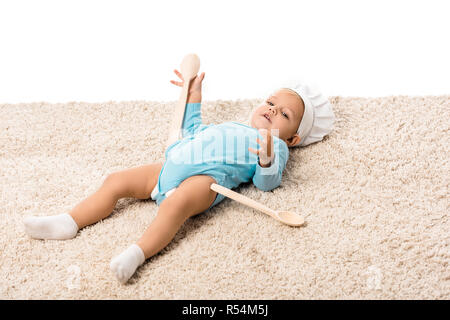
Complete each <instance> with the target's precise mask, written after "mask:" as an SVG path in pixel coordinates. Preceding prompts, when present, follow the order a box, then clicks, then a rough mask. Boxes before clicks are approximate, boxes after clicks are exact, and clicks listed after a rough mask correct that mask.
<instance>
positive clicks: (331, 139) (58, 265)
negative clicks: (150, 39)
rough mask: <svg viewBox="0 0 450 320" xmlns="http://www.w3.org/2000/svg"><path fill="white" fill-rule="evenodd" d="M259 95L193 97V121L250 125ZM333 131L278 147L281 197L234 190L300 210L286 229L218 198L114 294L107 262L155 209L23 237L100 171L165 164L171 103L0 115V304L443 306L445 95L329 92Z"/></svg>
mask: <svg viewBox="0 0 450 320" xmlns="http://www.w3.org/2000/svg"><path fill="white" fill-rule="evenodd" d="M260 102H261V100H258V99H252V100H250V99H249V100H237V101H223V100H217V101H204V102H203V106H202V108H203V109H202V114H203V122H204V123H218V122H223V121H230V120H233V121H242V122H245V121H247V118H248V116H249V114H250V111H251V110H252V108H253V107H255V106H257V105H258V104H259V103H260ZM330 102H331V103H332V104H333V107H334V112H335V115H336V124H335V130H334V131H333V132H332V133H331V134H330V135H329V136H328V137H326V138H325V139H324V140H323V141H321V142H318V143H315V144H312V145H309V146H307V147H305V148H294V149H291V150H290V158H289V161H288V163H287V167H286V170H285V171H284V173H283V181H282V184H281V186H280V187H279V188H277V189H274V190H273V191H271V192H263V191H260V190H258V189H257V188H256V187H254V186H253V185H252V184H245V185H241V186H240V187H239V188H237V189H236V191H238V192H240V193H242V194H244V195H246V196H248V197H251V198H253V199H255V200H258V201H261V202H263V203H265V204H267V205H268V206H270V207H272V208H275V209H278V208H279V209H285V210H292V211H297V212H299V213H301V214H302V215H304V217H305V219H306V221H307V223H306V225H305V226H304V227H301V228H293V227H289V226H286V225H283V224H281V223H278V222H277V221H275V220H273V219H272V218H270V217H268V216H266V215H265V214H263V213H260V212H257V211H255V210H252V209H250V208H247V207H245V206H243V205H241V204H239V203H237V202H234V201H233V200H231V199H225V200H224V201H223V202H222V203H220V204H219V205H217V206H216V207H214V208H212V209H211V210H208V211H206V212H204V213H202V214H200V215H198V216H196V217H193V218H191V219H189V220H187V221H186V222H185V224H184V225H183V226H182V228H181V229H180V231H179V232H178V233H177V235H176V237H175V239H174V240H173V241H172V242H171V243H170V244H169V245H168V246H167V247H166V248H165V249H164V250H163V251H161V252H160V253H159V254H157V255H156V256H154V257H152V258H151V259H149V260H148V261H147V262H146V263H145V264H144V265H143V266H141V267H140V268H139V269H138V270H137V273H136V274H135V275H134V276H133V277H132V278H131V279H130V281H129V283H128V284H126V285H121V284H120V283H119V282H118V281H117V280H116V278H115V277H114V275H113V274H112V273H111V272H110V270H109V262H110V260H111V258H112V257H113V256H115V255H117V254H119V253H120V252H122V251H123V250H124V249H125V248H127V247H128V246H129V245H130V244H132V243H134V242H135V241H136V240H137V239H138V238H139V237H140V236H141V234H142V233H143V232H144V230H145V229H146V228H147V226H148V225H149V224H150V222H151V221H152V219H153V218H154V217H155V215H156V214H157V211H158V206H157V205H156V204H155V202H154V201H152V200H136V199H131V198H125V199H121V200H119V202H118V204H117V206H116V208H115V209H114V211H113V214H112V215H111V216H110V217H108V218H107V219H104V220H102V221H100V222H98V223H96V224H94V225H91V226H88V227H86V228H84V229H82V230H80V232H79V233H78V235H77V237H75V238H74V239H71V240H66V241H57V240H56V241H55V240H46V241H44V240H34V239H31V238H29V237H28V236H27V235H26V234H25V232H24V228H23V225H22V220H23V218H24V217H25V216H28V215H37V216H47V215H56V214H59V213H62V212H66V211H68V210H70V209H71V208H72V207H73V206H75V205H76V204H77V203H78V202H79V201H81V200H82V199H84V198H85V197H87V196H89V195H90V194H91V193H93V192H94V191H95V190H97V188H98V187H100V185H101V183H102V182H103V180H104V179H105V178H106V176H107V175H108V174H109V173H112V172H114V171H117V170H122V169H126V168H130V167H134V166H139V165H144V164H149V163H153V162H158V161H162V160H163V152H164V146H165V141H166V138H167V137H166V135H167V131H166V130H167V126H168V122H169V121H170V117H171V114H172V113H171V112H172V110H173V108H174V107H175V104H176V102H175V101H171V102H151V101H125V102H113V101H109V102H104V103H83V102H70V103H64V104H49V103H45V102H39V103H22V104H3V105H0V112H1V119H0V132H1V134H0V178H1V189H0V217H1V219H0V228H1V239H0V298H1V299H119V298H120V299H449V298H450V271H449V270H450V268H449V265H448V264H449V259H450V251H449V248H450V221H449V215H448V213H449V180H450V179H449V178H450V164H449V149H450V134H449V127H450V96H449V95H445V96H424V97H421V96H417V97H410V96H389V97H378V98H358V97H330Z"/></svg>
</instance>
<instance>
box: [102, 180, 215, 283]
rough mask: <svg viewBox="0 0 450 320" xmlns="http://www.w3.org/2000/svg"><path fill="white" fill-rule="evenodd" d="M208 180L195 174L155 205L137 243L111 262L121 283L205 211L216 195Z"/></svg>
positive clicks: (212, 181) (210, 181)
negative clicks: (154, 211) (157, 208)
mask: <svg viewBox="0 0 450 320" xmlns="http://www.w3.org/2000/svg"><path fill="white" fill-rule="evenodd" d="M212 183H215V180H214V179H213V178H212V177H209V176H205V175H197V176H192V177H189V178H188V179H186V180H184V181H183V182H182V183H181V184H180V185H179V186H178V187H177V189H176V190H175V191H174V192H173V193H172V194H171V195H170V196H169V197H168V198H166V199H164V201H163V202H162V203H161V205H160V206H159V210H158V214H157V215H156V217H155V219H154V220H153V221H152V223H151V224H150V226H149V227H148V228H147V230H146V231H145V233H144V234H143V236H142V237H141V238H140V239H139V241H138V242H137V244H133V245H132V246H130V247H129V248H128V249H127V250H125V251H124V252H122V253H121V254H120V255H118V256H117V257H115V258H114V259H112V261H111V264H110V267H111V270H112V271H113V272H114V273H115V274H116V276H117V278H118V279H119V281H121V282H126V281H127V280H128V279H129V278H130V277H131V276H132V275H133V274H134V272H135V271H136V269H137V267H139V265H141V264H142V263H143V262H144V261H145V259H148V258H150V257H151V256H153V255H155V254H156V253H158V252H159V251H160V250H161V249H163V248H164V247H165V246H167V245H168V244H169V242H170V241H171V240H172V239H173V238H174V236H175V234H176V233H177V231H178V230H179V229H180V227H181V226H182V225H183V223H184V222H185V221H186V220H187V219H188V218H189V217H191V216H194V215H196V214H199V213H201V212H203V211H205V210H206V209H208V208H209V207H210V206H211V204H212V203H213V202H214V200H215V198H216V195H217V193H216V192H214V191H212V190H211V189H210V185H211V184H212Z"/></svg>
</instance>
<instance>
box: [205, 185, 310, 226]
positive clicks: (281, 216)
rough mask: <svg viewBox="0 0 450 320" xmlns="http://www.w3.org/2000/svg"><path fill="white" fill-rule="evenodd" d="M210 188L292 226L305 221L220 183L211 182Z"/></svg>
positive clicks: (299, 224) (298, 216)
mask: <svg viewBox="0 0 450 320" xmlns="http://www.w3.org/2000/svg"><path fill="white" fill-rule="evenodd" d="M210 188H211V190H213V191H215V192H218V193H220V194H223V195H224V196H226V197H228V198H231V199H233V200H236V201H237V202H240V203H242V204H245V205H247V206H249V207H251V208H253V209H256V210H259V211H262V212H264V213H265V214H268V215H269V216H271V217H272V218H274V219H276V220H278V221H280V222H282V223H284V224H287V225H290V226H292V227H299V226H301V225H303V224H304V223H305V219H303V217H301V216H300V215H298V214H296V213H292V212H289V211H275V210H272V209H270V208H269V207H266V206H265V205H263V204H262V203H259V202H257V201H255V200H252V199H250V198H248V197H246V196H244V195H242V194H239V193H237V192H234V191H233V190H230V189H228V188H226V187H223V186H221V185H218V184H216V183H213V184H211V187H210Z"/></svg>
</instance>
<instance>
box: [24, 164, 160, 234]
mask: <svg viewBox="0 0 450 320" xmlns="http://www.w3.org/2000/svg"><path fill="white" fill-rule="evenodd" d="M161 167H162V163H155V164H151V165H145V166H140V167H135V168H131V169H128V170H122V171H117V172H114V173H112V174H110V175H109V176H108V177H107V178H106V179H105V181H104V182H103V184H102V186H101V187H100V188H99V189H98V190H97V191H96V192H95V193H93V194H92V195H90V196H89V197H88V198H86V199H85V200H83V201H82V202H80V203H79V204H78V205H76V206H75V207H74V208H73V209H72V210H71V211H69V213H68V214H67V213H63V214H60V215H56V216H50V217H28V218H26V219H25V220H24V224H25V231H26V232H27V233H28V234H29V235H30V236H31V237H33V238H37V239H70V238H73V237H74V236H75V235H76V233H77V231H78V229H81V228H83V227H85V226H87V225H90V224H93V223H95V222H97V221H99V220H101V219H104V218H106V217H107V216H109V215H110V214H111V213H112V211H113V209H114V207H115V206H116V203H117V201H118V200H119V199H121V198H127V197H130V198H137V199H147V198H149V197H150V194H151V192H152V190H153V188H154V187H155V185H156V183H157V181H158V176H159V173H160V171H161Z"/></svg>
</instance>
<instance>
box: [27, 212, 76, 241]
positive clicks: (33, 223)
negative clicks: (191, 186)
mask: <svg viewBox="0 0 450 320" xmlns="http://www.w3.org/2000/svg"><path fill="white" fill-rule="evenodd" d="M23 224H24V225H25V232H26V233H27V234H28V235H29V236H31V237H32V238H35V239H53V240H65V239H71V238H73V237H75V236H76V234H77V232H78V225H77V223H76V222H75V220H73V218H72V217H71V216H70V215H69V214H68V213H63V214H59V215H56V216H49V217H26V218H25V219H24V220H23Z"/></svg>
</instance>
